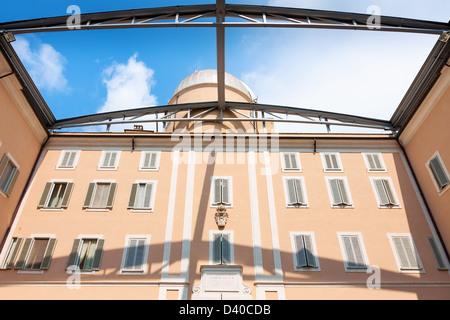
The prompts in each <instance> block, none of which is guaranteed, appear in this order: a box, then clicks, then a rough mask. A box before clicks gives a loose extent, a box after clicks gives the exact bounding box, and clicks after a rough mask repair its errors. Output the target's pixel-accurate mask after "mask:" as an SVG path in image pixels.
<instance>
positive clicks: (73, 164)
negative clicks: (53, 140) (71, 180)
mask: <svg viewBox="0 0 450 320" xmlns="http://www.w3.org/2000/svg"><path fill="white" fill-rule="evenodd" d="M67 152H74V153H75V157H74V159H73V163H72V166H71V167H63V166H62V163H63V161H64V157H65V154H66V153H67ZM80 154H81V150H62V151H61V155H60V157H59V160H58V164H57V165H56V169H57V170H75V169H76V168H77V165H78V160H79V159H80Z"/></svg>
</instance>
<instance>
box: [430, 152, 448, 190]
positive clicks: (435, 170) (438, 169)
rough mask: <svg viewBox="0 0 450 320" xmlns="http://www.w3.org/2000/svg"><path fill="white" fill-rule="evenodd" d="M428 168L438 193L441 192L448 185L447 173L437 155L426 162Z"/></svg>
mask: <svg viewBox="0 0 450 320" xmlns="http://www.w3.org/2000/svg"><path fill="white" fill-rule="evenodd" d="M428 168H429V170H430V172H431V176H432V178H433V181H434V183H435V185H436V187H437V189H438V191H439V192H442V191H443V190H444V189H446V188H447V187H448V186H449V185H450V176H449V173H448V171H447V168H446V167H445V165H444V162H443V161H442V158H441V156H440V155H439V153H436V154H435V156H433V158H431V160H430V161H429V162H428Z"/></svg>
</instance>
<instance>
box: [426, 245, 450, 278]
mask: <svg viewBox="0 0 450 320" xmlns="http://www.w3.org/2000/svg"><path fill="white" fill-rule="evenodd" d="M428 242H429V243H430V246H431V250H432V251H433V253H434V257H435V259H436V263H437V266H438V270H448V267H447V264H446V262H445V260H444V258H443V256H442V254H441V250H439V247H438V245H437V243H436V241H435V240H434V238H428Z"/></svg>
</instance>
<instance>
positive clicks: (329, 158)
mask: <svg viewBox="0 0 450 320" xmlns="http://www.w3.org/2000/svg"><path fill="white" fill-rule="evenodd" d="M322 162H323V167H324V171H325V172H342V171H344V169H343V168H342V164H341V159H340V156H339V153H336V152H335V153H329V152H327V153H322Z"/></svg>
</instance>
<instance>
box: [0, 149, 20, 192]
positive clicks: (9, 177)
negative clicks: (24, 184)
mask: <svg viewBox="0 0 450 320" xmlns="http://www.w3.org/2000/svg"><path fill="white" fill-rule="evenodd" d="M19 174H20V171H19V168H18V166H17V165H16V164H15V162H14V161H13V160H12V159H11V158H10V157H9V156H8V155H7V154H4V155H3V157H2V160H1V161H0V191H1V192H2V193H3V194H4V195H6V196H8V197H9V196H10V195H11V193H12V191H13V189H14V186H15V184H16V182H17V179H18V177H19Z"/></svg>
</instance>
